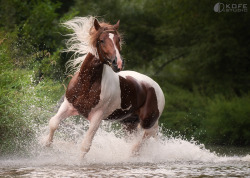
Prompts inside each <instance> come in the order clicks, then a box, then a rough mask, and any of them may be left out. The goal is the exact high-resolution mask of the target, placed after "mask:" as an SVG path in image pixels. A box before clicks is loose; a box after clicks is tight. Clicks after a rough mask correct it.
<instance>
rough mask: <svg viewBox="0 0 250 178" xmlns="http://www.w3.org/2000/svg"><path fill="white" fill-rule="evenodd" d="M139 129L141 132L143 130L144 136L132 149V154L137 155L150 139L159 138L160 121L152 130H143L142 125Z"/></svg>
mask: <svg viewBox="0 0 250 178" xmlns="http://www.w3.org/2000/svg"><path fill="white" fill-rule="evenodd" d="M138 127H139V130H142V135H141V137H140V138H139V140H138V141H137V143H136V144H135V145H134V146H133V148H132V153H133V154H135V155H136V154H138V153H139V151H140V149H141V146H142V145H143V143H144V142H145V141H146V140H147V139H148V138H150V137H153V138H157V135H158V130H159V126H158V121H157V122H156V123H155V124H154V126H153V127H151V128H150V129H143V128H141V125H139V126H138Z"/></svg>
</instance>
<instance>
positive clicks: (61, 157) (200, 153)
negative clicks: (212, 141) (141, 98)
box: [0, 123, 250, 177]
mask: <svg viewBox="0 0 250 178" xmlns="http://www.w3.org/2000/svg"><path fill="white" fill-rule="evenodd" d="M82 127H83V126H82V125H81V126H80V125H78V126H75V125H74V124H73V123H72V124H69V123H67V124H65V125H63V126H62V127H61V129H59V130H58V131H57V134H56V135H55V140H54V143H53V145H52V147H51V148H46V147H44V146H43V141H44V138H45V135H47V131H48V128H46V127H44V128H43V129H40V131H39V132H38V134H37V136H36V138H34V141H33V142H34V143H32V144H31V146H30V147H29V148H27V149H28V152H29V153H28V154H27V155H19V154H18V153H16V154H15V153H13V154H12V155H5V156H1V157H0V177H250V154H249V149H248V150H246V151H244V152H241V153H240V152H237V151H234V152H231V153H229V154H221V153H220V154H218V153H216V152H213V151H210V150H208V149H206V148H204V145H202V144H197V143H195V142H190V141H186V140H183V139H180V138H171V137H166V136H164V135H163V134H160V135H159V138H158V139H157V140H155V139H150V140H148V142H147V143H146V144H145V145H144V146H143V147H142V149H141V152H140V154H139V155H137V156H131V153H130V150H131V146H132V145H133V143H134V142H135V140H134V139H128V138H124V137H123V136H121V135H120V134H119V130H118V131H110V130H107V129H103V127H102V128H101V129H99V130H98V132H97V134H96V136H95V138H94V141H93V144H92V147H91V150H90V152H89V153H88V154H87V155H86V157H85V158H84V159H80V157H79V155H80V151H79V150H80V145H81V144H80V143H81V141H82V138H83V135H84V133H85V131H83V130H86V129H84V128H82ZM227 153H228V151H227Z"/></svg>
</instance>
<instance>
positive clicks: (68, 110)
mask: <svg viewBox="0 0 250 178" xmlns="http://www.w3.org/2000/svg"><path fill="white" fill-rule="evenodd" d="M74 115H78V112H77V110H76V109H75V108H74V107H73V106H72V104H70V103H69V102H68V100H67V99H66V98H64V101H63V103H62V104H61V106H60V108H59V110H58V112H57V113H56V115H55V116H53V117H52V118H51V119H50V121H49V128H50V132H49V135H48V137H47V140H46V143H45V144H46V146H50V145H51V143H52V141H53V136H54V133H55V131H56V129H57V128H58V126H59V124H60V122H61V121H62V120H63V119H66V118H67V117H69V116H74Z"/></svg>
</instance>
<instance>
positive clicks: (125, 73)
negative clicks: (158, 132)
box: [118, 71, 165, 115]
mask: <svg viewBox="0 0 250 178" xmlns="http://www.w3.org/2000/svg"><path fill="white" fill-rule="evenodd" d="M118 75H119V76H121V77H124V78H126V77H127V76H130V77H133V78H134V79H136V80H137V81H138V82H143V83H146V84H148V85H149V86H151V87H153V88H154V90H155V94H156V96H157V104H158V109H159V113H160V115H161V113H162V111H163V109H164V106H165V97H164V94H163V91H162V89H161V87H160V86H159V85H158V83H157V82H155V81H154V80H153V79H151V78H150V77H148V76H146V75H144V74H141V73H138V72H135V71H121V72H119V74H118Z"/></svg>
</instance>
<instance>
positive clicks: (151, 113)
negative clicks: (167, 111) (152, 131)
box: [139, 87, 160, 129]
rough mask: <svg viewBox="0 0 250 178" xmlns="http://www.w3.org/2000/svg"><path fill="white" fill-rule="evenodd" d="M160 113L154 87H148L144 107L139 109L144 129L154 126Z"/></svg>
mask: <svg viewBox="0 0 250 178" xmlns="http://www.w3.org/2000/svg"><path fill="white" fill-rule="evenodd" d="M159 115H160V113H159V110H158V103H157V96H156V93H155V89H154V88H153V87H147V97H146V101H145V103H144V105H143V106H142V107H141V108H140V109H139V118H140V125H141V126H142V128H144V129H149V128H151V127H153V126H154V124H155V122H156V121H157V119H158V117H159Z"/></svg>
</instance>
